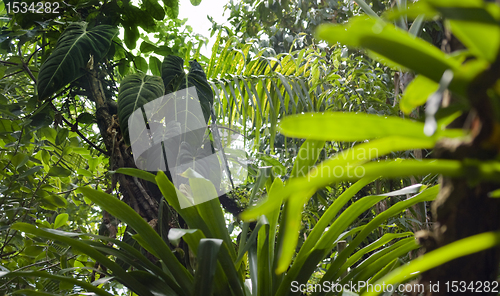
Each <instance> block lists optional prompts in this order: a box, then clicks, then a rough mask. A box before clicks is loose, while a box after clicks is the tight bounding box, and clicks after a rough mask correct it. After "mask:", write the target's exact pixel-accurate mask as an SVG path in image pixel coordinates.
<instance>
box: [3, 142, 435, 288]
mask: <svg viewBox="0 0 500 296" xmlns="http://www.w3.org/2000/svg"><path fill="white" fill-rule="evenodd" d="M322 147H323V143H322V142H317V141H313V142H311V141H306V142H305V143H304V144H303V146H302V147H301V151H300V152H299V155H300V156H301V157H298V158H297V159H296V161H295V164H294V168H293V172H294V175H295V176H296V177H299V176H300V172H303V171H307V170H308V169H309V168H311V166H312V165H313V164H314V163H315V162H316V160H317V157H318V154H319V153H318V152H319V151H320V150H321V149H322ZM119 172H121V173H124V174H131V175H134V176H137V177H141V178H144V179H146V180H148V181H151V182H155V183H156V184H157V185H158V186H159V188H160V190H161V192H162V194H163V196H164V198H165V199H164V200H163V201H162V203H165V202H166V203H168V204H169V205H170V206H171V207H172V208H173V209H175V211H177V212H178V213H179V215H180V216H181V217H182V218H183V219H184V221H185V222H186V223H187V225H188V226H189V229H177V228H173V229H170V231H169V233H168V237H165V236H164V235H163V233H164V232H163V231H162V230H161V229H156V230H155V229H153V228H152V227H151V226H150V225H149V224H148V223H147V222H146V221H144V219H143V218H142V217H140V216H139V215H138V214H137V213H136V212H135V211H134V210H133V209H132V208H130V207H129V206H128V205H126V204H125V203H124V202H123V201H120V200H118V199H116V198H115V197H113V196H112V195H109V194H107V193H104V192H101V191H98V190H95V189H91V188H89V187H81V188H80V189H79V190H80V192H81V193H83V194H84V195H85V196H86V197H87V198H89V199H90V200H92V201H93V202H94V203H95V204H97V205H99V206H100V207H101V208H103V209H105V210H106V211H108V212H109V213H110V214H111V215H113V216H115V217H117V218H118V219H120V220H121V221H122V222H124V223H126V224H127V225H128V226H129V227H131V228H133V229H134V230H135V232H136V234H134V235H133V236H132V238H133V239H134V240H135V241H136V242H138V243H139V244H140V245H141V246H142V247H143V248H144V249H145V250H147V251H148V252H149V253H150V254H151V255H152V256H153V257H155V258H156V260H151V258H150V257H149V258H147V257H146V256H144V255H143V254H142V253H141V252H140V251H138V250H137V249H135V248H134V247H132V246H130V245H128V244H127V243H125V242H122V241H119V240H117V239H113V238H109V237H103V236H97V235H91V234H76V233H67V232H62V231H58V230H52V229H44V228H37V227H35V226H33V225H29V224H26V223H18V224H15V225H14V226H13V229H16V230H19V231H22V232H24V233H26V234H30V235H37V236H39V237H44V238H47V239H52V240H56V241H61V242H63V243H66V244H68V245H69V246H71V247H72V249H74V250H75V251H76V250H77V251H78V252H81V253H84V254H87V255H88V256H90V257H91V258H93V259H94V260H96V262H98V263H99V265H101V266H103V267H106V269H99V270H98V273H100V275H101V277H100V279H97V280H96V281H95V282H94V283H92V284H89V283H87V282H85V281H81V280H77V279H75V278H73V277H71V276H67V275H64V274H65V272H67V271H69V270H72V269H63V270H61V271H60V274H59V275H52V274H49V273H46V272H43V271H34V272H11V273H5V272H4V273H2V276H5V277H13V276H35V277H46V278H52V279H55V280H58V281H61V282H64V283H67V284H70V285H76V286H80V287H81V288H82V289H85V290H87V291H92V292H94V293H96V294H97V295H110V294H109V293H108V292H107V291H105V290H103V289H100V288H98V287H99V285H102V284H103V283H105V282H107V281H110V280H117V281H118V282H120V283H122V284H123V285H125V286H126V287H128V288H129V289H130V290H131V291H133V292H134V293H136V294H138V295H246V296H250V295H290V294H298V293H296V292H297V291H298V290H293V289H291V287H292V282H293V283H294V286H297V287H299V285H300V284H304V283H307V281H308V279H309V278H310V277H311V275H312V274H313V273H314V272H315V271H316V270H317V268H318V265H319V266H323V267H325V268H326V270H327V273H326V274H325V277H329V278H330V279H332V280H333V279H340V278H343V281H347V280H350V279H355V280H368V279H370V278H372V279H374V276H376V277H375V278H378V277H380V276H382V275H384V274H385V273H387V272H388V271H390V270H391V269H393V268H395V267H397V266H399V264H400V263H399V261H398V258H399V257H402V256H405V254H406V253H408V252H409V251H410V250H414V249H416V248H418V245H417V244H416V242H415V240H414V239H413V237H412V233H388V234H385V235H384V236H382V237H381V238H379V239H378V240H376V241H374V242H372V243H371V244H369V245H367V246H364V247H360V244H361V243H362V242H363V241H364V239H365V238H366V237H367V236H368V235H369V234H370V233H372V232H373V230H375V229H377V228H378V227H380V226H381V225H383V224H384V222H385V221H386V220H387V219H388V218H390V217H393V216H395V215H398V214H400V213H401V212H402V211H404V210H405V209H406V208H408V207H410V206H412V205H414V204H416V203H418V202H421V201H429V200H433V199H434V198H435V197H436V194H437V192H438V187H432V188H427V189H424V188H420V186H418V187H415V186H413V187H412V188H408V189H404V190H401V191H398V192H393V193H389V194H384V195H378V196H366V197H363V198H359V199H357V200H355V198H354V196H355V194H356V193H357V192H358V191H359V190H360V189H361V188H363V187H364V186H365V185H367V184H369V183H370V182H372V181H373V180H374V179H375V178H370V177H368V178H363V179H362V180H360V181H358V182H357V183H355V184H354V185H352V186H351V187H350V188H349V189H348V190H346V191H345V192H344V193H343V194H342V195H341V196H340V197H338V198H337V199H336V200H335V201H334V203H333V204H332V205H331V206H330V207H329V208H328V209H327V210H326V212H325V214H324V215H323V216H322V217H321V218H320V219H319V221H318V222H317V224H316V225H315V227H314V229H313V231H312V232H311V233H310V234H309V236H308V237H307V239H306V240H305V242H304V244H303V245H302V246H301V247H300V250H299V252H298V253H297V254H296V256H295V261H294V263H293V264H289V263H288V264H287V265H286V266H285V265H284V264H283V262H285V261H284V260H283V258H286V256H287V254H288V252H289V250H290V248H289V246H292V245H293V246H294V241H295V237H294V236H290V235H289V234H290V233H293V231H294V229H297V228H296V227H297V225H296V224H294V223H296V221H297V220H296V219H295V218H296V217H300V210H299V211H297V209H299V208H300V207H298V206H297V205H296V204H294V203H293V200H290V201H289V202H287V203H286V205H285V209H286V210H285V211H284V212H282V211H281V210H280V208H279V207H277V208H274V209H273V210H272V211H270V212H268V213H266V214H265V215H261V216H259V217H258V219H257V223H256V224H255V226H254V228H253V229H252V231H251V232H250V233H248V230H249V226H250V224H249V223H245V224H244V226H243V233H242V235H241V236H240V238H239V240H238V241H237V246H236V248H235V245H234V243H233V241H232V240H231V238H230V234H229V232H228V230H227V227H226V224H225V219H224V214H223V211H222V208H221V206H220V203H219V201H218V199H217V198H215V199H212V200H210V201H208V202H205V203H202V204H198V205H194V206H192V207H188V208H183V209H182V208H180V205H179V199H187V198H186V196H185V195H184V193H182V192H181V191H179V190H177V189H176V188H175V187H174V186H173V184H172V183H171V182H170V180H169V179H168V178H167V177H166V175H165V174H164V173H163V172H159V173H158V175H156V176H155V175H153V174H151V173H147V172H144V171H139V170H131V169H126V170H121V171H119ZM185 176H186V177H189V183H190V188H191V193H190V194H192V195H207V194H208V195H212V196H214V197H215V196H217V193H216V191H215V188H214V186H213V184H212V183H211V182H210V181H208V180H206V179H205V178H203V177H202V176H201V175H199V174H198V173H196V172H194V171H187V172H186V173H185ZM262 186H266V188H267V191H268V192H269V198H272V197H278V198H279V197H280V195H277V193H279V192H282V191H283V190H284V189H286V186H285V187H284V184H283V181H282V180H281V179H280V178H274V179H273V178H272V177H270V176H269V175H268V174H266V173H264V172H263V173H262V174H261V175H260V177H259V180H257V183H256V185H255V187H254V191H253V192H252V198H253V197H254V196H255V194H256V192H257V190H258V189H259V188H260V187H262ZM415 188H416V190H418V189H419V188H420V189H424V190H422V191H421V192H420V193H419V194H417V195H416V196H414V197H412V198H409V199H407V200H403V201H400V202H398V203H396V204H395V205H394V206H392V207H391V208H389V209H388V210H386V211H385V212H383V213H381V214H380V215H379V216H377V217H376V219H374V220H372V221H370V222H369V223H366V224H363V225H360V226H358V227H354V228H353V227H352V225H353V222H354V221H355V220H356V219H357V218H358V217H359V215H361V214H362V213H363V212H365V211H367V210H369V209H370V208H371V207H372V206H373V205H375V204H376V203H377V202H379V201H381V200H383V199H385V198H387V197H388V196H396V195H404V194H409V193H412V192H415ZM280 200H281V199H280ZM280 200H279V201H278V202H279V203H281V202H280ZM349 202H352V203H351V204H350V205H349V206H348V207H347V208H346V209H345V210H344V211H343V212H342V213H340V210H341V209H342V208H344V207H345V206H346V205H347V204H349ZM161 217H162V215H160V219H161ZM299 223H300V221H299ZM157 225H158V226H159V227H161V225H163V223H162V221H158V224H157ZM96 239H100V240H101V241H99V240H96ZM180 239H182V240H183V241H184V242H185V243H187V244H188V246H189V252H190V253H189V254H184V255H183V256H189V260H188V261H190V262H191V263H190V264H187V265H183V264H182V263H181V261H183V260H181V261H180V260H179V258H178V257H177V256H176V255H175V253H176V252H179V251H178V249H176V251H172V248H171V245H170V244H174V245H175V244H177V243H178V242H179V240H180ZM345 239H347V240H349V241H350V242H349V244H348V247H347V248H346V249H345V250H344V251H343V252H341V253H339V252H337V249H336V246H337V242H339V241H341V240H345ZM294 250H295V247H293V250H292V252H294ZM374 250H377V252H375V253H372V254H370V255H369V256H368V254H369V253H370V252H373V251H374ZM191 254H192V255H191ZM346 254H348V256H346ZM330 255H331V256H330ZM366 257H367V258H366ZM362 258H366V259H365V260H364V261H363V263H361V264H360V263H359V261H360V260H361V259H362ZM119 261H120V262H123V263H122V264H118V262H119ZM155 261H156V262H157V264H154V263H153V262H155ZM356 266H357V267H356ZM350 268H352V269H351V270H350V271H349V272H348V273H347V275H345V276H342V274H344V273H345V272H346V271H348V270H349V269H350ZM247 272H248V274H249V276H250V278H249V281H245V278H246V274H247ZM334 291H335V290H334ZM19 293H28V292H27V291H19Z"/></svg>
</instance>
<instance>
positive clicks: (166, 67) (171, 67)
mask: <svg viewBox="0 0 500 296" xmlns="http://www.w3.org/2000/svg"><path fill="white" fill-rule="evenodd" d="M189 65H190V69H189V72H188V74H187V77H186V73H185V72H184V60H183V59H182V58H180V57H177V56H166V57H165V59H164V60H163V63H162V67H161V76H162V78H163V83H164V86H165V93H166V94H168V93H171V92H175V91H178V90H181V89H185V88H189V87H191V86H194V87H195V88H196V93H197V95H198V99H199V100H200V104H201V109H202V111H203V117H204V118H205V122H208V119H209V118H210V113H211V112H210V109H211V108H212V105H213V103H214V95H213V92H212V88H211V87H210V84H209V83H208V81H207V76H206V75H205V72H204V71H203V69H202V68H201V66H200V64H199V63H198V62H197V61H196V60H194V61H190V62H189Z"/></svg>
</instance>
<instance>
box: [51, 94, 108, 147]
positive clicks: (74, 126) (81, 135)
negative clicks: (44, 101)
mask: <svg viewBox="0 0 500 296" xmlns="http://www.w3.org/2000/svg"><path fill="white" fill-rule="evenodd" d="M50 105H51V107H52V108H53V109H54V110H55V111H57V112H59V110H57V108H56V106H54V104H52V102H51V103H50ZM61 118H62V121H64V123H66V124H67V125H68V126H69V127H70V128H71V130H72V131H74V132H76V133H77V134H78V135H79V136H80V138H82V140H84V141H85V142H87V144H89V145H90V146H92V148H94V149H96V150H97V151H99V152H101V153H102V154H104V155H107V156H110V153H109V152H107V151H104V150H102V149H101V148H99V147H98V146H97V145H96V144H94V143H93V142H92V141H90V140H89V139H87V137H85V135H84V134H82V132H80V131H79V130H78V124H72V123H71V122H69V121H68V120H67V119H66V118H65V117H64V116H63V115H62V114H61Z"/></svg>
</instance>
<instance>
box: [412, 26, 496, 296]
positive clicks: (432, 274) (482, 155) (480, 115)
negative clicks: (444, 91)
mask: <svg viewBox="0 0 500 296" xmlns="http://www.w3.org/2000/svg"><path fill="white" fill-rule="evenodd" d="M448 40H450V41H449V42H443V44H444V45H445V46H449V48H447V50H446V51H448V52H449V51H453V50H456V49H459V48H460V47H461V46H460V44H457V43H456V39H455V38H454V37H453V36H451V35H449V36H448ZM499 78H500V54H499V55H498V56H497V59H496V61H495V62H494V63H493V64H492V65H491V67H490V68H489V69H488V70H486V71H485V72H483V73H482V74H481V75H479V76H478V77H477V78H476V79H475V80H474V81H473V82H472V83H471V84H470V85H469V88H468V100H469V102H470V104H471V106H472V110H471V111H470V112H469V114H468V117H469V118H468V121H467V122H465V123H462V124H465V125H463V127H464V128H466V129H468V130H470V134H471V136H472V139H471V140H470V141H469V142H465V141H464V142H459V141H456V140H444V141H441V142H440V143H438V145H437V146H436V148H435V154H436V156H437V157H438V158H441V159H455V160H460V161H464V160H470V161H471V163H473V161H474V160H477V161H488V160H491V161H494V160H495V159H496V158H497V155H498V151H500V133H499V126H500V124H499V118H496V116H495V115H496V114H495V108H494V106H493V104H492V103H491V100H492V98H490V96H489V95H488V90H489V89H490V87H492V86H493V85H494V84H495V83H496V81H497V80H498V79H499ZM455 124H456V123H455ZM441 186H442V187H441V190H440V193H439V196H438V198H437V199H436V201H434V203H433V205H432V214H433V218H434V219H436V223H434V225H433V226H434V227H433V231H432V232H419V233H417V234H416V236H417V238H418V239H419V240H420V243H421V244H423V245H424V247H425V250H426V252H429V251H432V250H434V249H436V248H439V247H442V246H445V245H447V244H449V243H452V242H455V241H457V240H460V239H463V238H466V237H469V236H472V235H475V234H480V233H483V232H488V231H497V230H499V229H500V200H499V199H496V198H490V197H488V193H489V192H491V191H494V190H496V189H498V188H500V185H499V184H498V183H490V182H485V181H483V180H481V179H480V177H478V174H477V173H475V172H474V167H473V166H471V168H470V169H468V172H467V175H466V176H465V177H463V178H448V177H444V178H441ZM499 262H500V249H499V248H498V247H496V248H492V249H489V250H485V251H482V252H479V253H475V254H472V255H469V256H465V257H461V258H457V259H455V260H453V261H450V262H448V263H446V264H443V265H441V266H438V267H436V268H435V269H432V270H429V271H428V272H425V273H424V274H423V275H422V277H421V279H420V283H421V284H424V287H426V288H429V284H431V283H432V284H436V283H438V284H439V289H438V290H436V289H433V291H429V290H427V291H426V293H425V295H433V296H434V295H456V294H460V295H469V294H474V295H497V294H498V290H497V292H485V289H481V290H477V292H474V293H472V292H471V291H470V290H467V289H466V290H465V292H462V293H461V292H460V289H459V291H457V292H454V291H452V290H451V285H452V281H458V282H460V281H464V282H465V284H466V287H469V284H471V283H472V286H473V287H474V288H477V287H480V285H482V286H483V287H484V286H485V283H486V282H489V283H490V287H494V286H495V285H497V284H496V283H495V285H492V284H491V283H492V281H496V279H497V276H498V269H499ZM447 283H448V285H447ZM472 286H471V287H472ZM460 287H461V286H460Z"/></svg>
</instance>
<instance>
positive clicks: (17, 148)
mask: <svg viewBox="0 0 500 296" xmlns="http://www.w3.org/2000/svg"><path fill="white" fill-rule="evenodd" d="M23 132H24V125H23V127H22V128H21V134H20V135H19V139H17V143H16V149H15V150H14V155H12V157H11V158H10V159H9V162H8V163H7V164H6V165H5V167H4V168H3V169H2V171H5V169H6V168H7V167H9V165H10V164H11V163H12V159H13V158H14V156H16V154H17V151H18V150H19V146H20V144H21V138H22V137H23Z"/></svg>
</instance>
